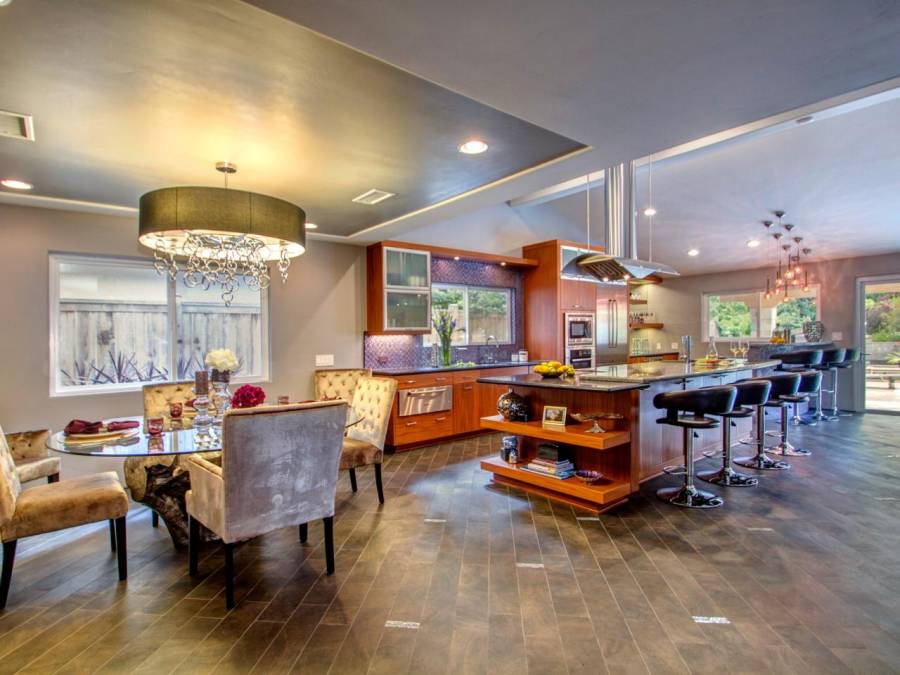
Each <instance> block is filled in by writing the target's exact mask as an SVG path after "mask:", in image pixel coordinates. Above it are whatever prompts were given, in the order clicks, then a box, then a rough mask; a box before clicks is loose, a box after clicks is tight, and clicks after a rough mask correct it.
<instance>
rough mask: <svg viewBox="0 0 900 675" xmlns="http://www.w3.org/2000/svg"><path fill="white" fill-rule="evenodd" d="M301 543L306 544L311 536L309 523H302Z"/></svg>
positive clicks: (300, 528)
mask: <svg viewBox="0 0 900 675" xmlns="http://www.w3.org/2000/svg"><path fill="white" fill-rule="evenodd" d="M298 529H299V530H300V543H301V544H305V543H306V538H307V536H309V523H300V527H299V528H298Z"/></svg>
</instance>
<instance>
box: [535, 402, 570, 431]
mask: <svg viewBox="0 0 900 675" xmlns="http://www.w3.org/2000/svg"><path fill="white" fill-rule="evenodd" d="M541 426H542V427H543V428H544V429H553V430H555V431H563V430H564V429H565V428H566V407H565V406H561V405H545V406H544V410H543V412H542V413H541Z"/></svg>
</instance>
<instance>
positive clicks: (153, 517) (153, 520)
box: [150, 511, 159, 527]
mask: <svg viewBox="0 0 900 675" xmlns="http://www.w3.org/2000/svg"><path fill="white" fill-rule="evenodd" d="M150 524H151V525H152V526H153V527H159V514H158V513H157V512H156V511H151V512H150Z"/></svg>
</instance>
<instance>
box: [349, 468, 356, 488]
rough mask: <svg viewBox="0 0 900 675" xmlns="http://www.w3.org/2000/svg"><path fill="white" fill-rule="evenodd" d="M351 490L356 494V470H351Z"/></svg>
mask: <svg viewBox="0 0 900 675" xmlns="http://www.w3.org/2000/svg"><path fill="white" fill-rule="evenodd" d="M350 489H351V490H353V491H354V492H356V469H350Z"/></svg>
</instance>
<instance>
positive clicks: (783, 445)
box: [769, 370, 822, 457]
mask: <svg viewBox="0 0 900 675" xmlns="http://www.w3.org/2000/svg"><path fill="white" fill-rule="evenodd" d="M798 375H800V386H799V387H798V388H797V393H796V394H783V395H782V396H781V400H782V401H784V402H785V403H786V404H788V403H793V404H794V414H795V415H796V413H797V406H798V405H799V404H800V403H803V402H804V401H808V400H809V397H810V396H812V395H813V394H815V393H816V392H818V391H819V389H821V387H822V372H821V371H819V370H806V371H804V372H802V373H798ZM778 436H779V437H780V438H779V442H778V445H776V446H773V447H772V448H769V449H770V450H772V451H774V452H779V453H781V455H782V456H789V457H806V456H808V455H811V454H812V452H810V451H809V450H804V449H803V448H795V447H794V446H793V445H791V443H790V441H788V410H787V405H785V406H783V407H782V408H781V432H780V433H779V434H778Z"/></svg>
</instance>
